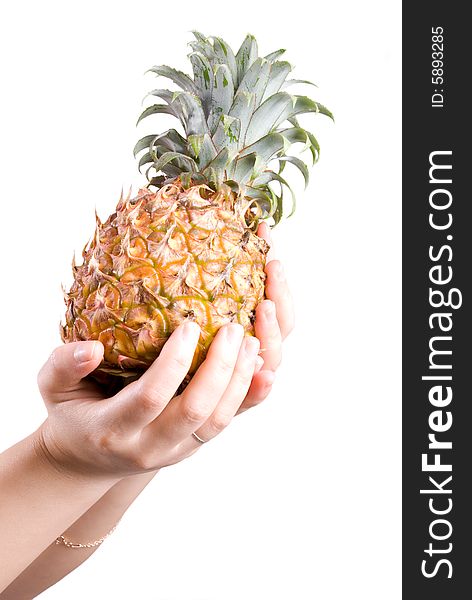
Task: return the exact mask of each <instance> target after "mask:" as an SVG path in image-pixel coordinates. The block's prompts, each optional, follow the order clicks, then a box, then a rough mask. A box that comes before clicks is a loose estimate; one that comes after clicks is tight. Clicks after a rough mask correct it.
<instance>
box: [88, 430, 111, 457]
mask: <svg viewBox="0 0 472 600" xmlns="http://www.w3.org/2000/svg"><path fill="white" fill-rule="evenodd" d="M90 443H96V444H97V446H98V449H99V451H100V453H101V454H114V453H115V449H116V436H115V434H114V433H113V432H111V431H107V432H106V433H103V434H102V435H100V436H99V437H98V439H97V440H96V441H95V440H90Z"/></svg>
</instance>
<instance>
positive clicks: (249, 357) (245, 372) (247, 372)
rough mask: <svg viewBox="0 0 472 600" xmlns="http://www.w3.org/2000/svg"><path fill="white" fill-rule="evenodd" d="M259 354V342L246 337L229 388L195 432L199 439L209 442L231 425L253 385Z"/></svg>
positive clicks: (253, 338)
mask: <svg viewBox="0 0 472 600" xmlns="http://www.w3.org/2000/svg"><path fill="white" fill-rule="evenodd" d="M258 352H259V340H258V339H257V338H255V337H249V336H247V337H245V338H244V341H243V343H242V345H241V349H240V351H239V355H238V360H237V362H236V366H235V367H234V371H233V376H232V377H231V381H230V382H229V385H228V387H227V388H226V390H225V392H224V394H223V396H222V398H221V400H220V401H219V402H218V405H217V407H216V408H215V410H214V411H213V413H212V414H211V415H210V417H209V418H208V419H207V421H206V422H205V423H204V424H203V425H202V426H201V427H200V428H199V429H198V430H197V431H195V433H196V434H197V435H198V437H199V438H201V439H203V440H205V441H209V440H211V439H212V438H214V437H215V436H216V435H218V434H219V433H221V431H223V429H225V428H226V427H227V426H228V425H229V424H230V422H231V420H232V419H233V417H234V415H235V414H236V413H237V411H238V409H239V407H240V406H241V403H242V401H243V400H244V398H245V397H246V394H247V392H248V390H249V387H250V385H251V381H252V377H253V375H254V370H255V366H256V360H257V359H258V358H259V359H260V357H259V356H258V355H257V353H258Z"/></svg>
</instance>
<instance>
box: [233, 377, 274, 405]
mask: <svg viewBox="0 0 472 600" xmlns="http://www.w3.org/2000/svg"><path fill="white" fill-rule="evenodd" d="M274 379H275V373H274V372H273V371H266V370H265V369H264V370H260V371H258V372H257V373H256V374H255V375H254V377H253V380H252V383H251V387H250V388H249V391H248V393H247V395H246V397H245V398H244V402H243V403H242V404H241V406H240V407H239V410H238V412H237V414H238V415H239V414H241V413H242V412H244V411H245V410H247V409H248V408H252V407H253V406H257V405H258V404H260V403H261V402H262V401H263V400H265V399H266V398H267V396H268V395H269V394H270V392H271V390H272V385H273V383H274Z"/></svg>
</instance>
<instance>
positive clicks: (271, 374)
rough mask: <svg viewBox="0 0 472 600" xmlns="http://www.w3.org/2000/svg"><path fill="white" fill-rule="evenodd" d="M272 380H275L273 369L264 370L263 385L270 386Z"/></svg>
mask: <svg viewBox="0 0 472 600" xmlns="http://www.w3.org/2000/svg"><path fill="white" fill-rule="evenodd" d="M274 381H275V373H274V371H267V372H266V380H265V384H264V387H265V388H266V389H267V388H270V387H271V386H272V385H273V383H274Z"/></svg>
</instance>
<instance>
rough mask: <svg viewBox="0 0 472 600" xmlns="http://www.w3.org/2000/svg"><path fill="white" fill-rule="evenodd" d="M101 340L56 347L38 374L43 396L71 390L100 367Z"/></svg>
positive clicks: (102, 350)
mask: <svg viewBox="0 0 472 600" xmlns="http://www.w3.org/2000/svg"><path fill="white" fill-rule="evenodd" d="M103 352H104V348H103V344H102V343H101V342H96V341H90V342H71V343H70V344H64V346H59V348H56V349H55V350H54V351H53V352H52V354H51V356H50V357H49V358H48V360H47V361H46V363H45V364H44V366H43V367H42V368H41V370H40V372H39V374H38V387H39V391H40V392H41V395H42V396H43V397H47V396H51V395H56V394H61V393H64V392H69V391H71V390H73V389H75V388H76V387H77V385H78V384H79V383H80V381H81V379H83V378H84V377H86V376H87V375H89V374H90V373H91V372H92V371H93V370H94V369H96V368H97V367H98V365H99V364H100V362H101V360H102V358H103Z"/></svg>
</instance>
